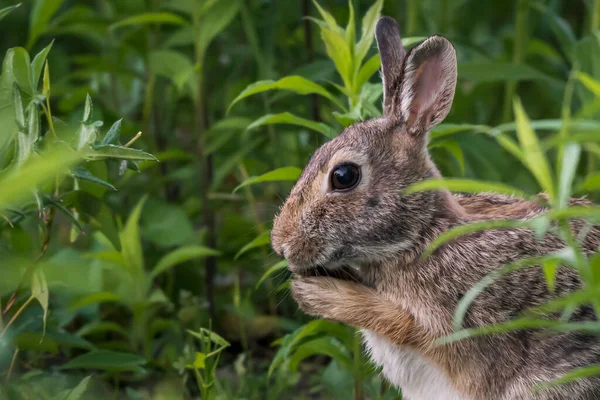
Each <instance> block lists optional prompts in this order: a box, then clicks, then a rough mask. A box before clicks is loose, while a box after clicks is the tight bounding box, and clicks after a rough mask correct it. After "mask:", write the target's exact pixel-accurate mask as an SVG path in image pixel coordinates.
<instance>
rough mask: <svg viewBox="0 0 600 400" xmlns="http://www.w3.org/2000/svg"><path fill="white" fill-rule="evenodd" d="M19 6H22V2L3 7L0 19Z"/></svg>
mask: <svg viewBox="0 0 600 400" xmlns="http://www.w3.org/2000/svg"><path fill="white" fill-rule="evenodd" d="M17 7H21V3H18V4H15V5H14V6H8V7H4V8H3V9H1V10H0V20H2V18H4V17H6V16H7V15H8V14H10V13H11V12H13V11H14V9H15V8H17Z"/></svg>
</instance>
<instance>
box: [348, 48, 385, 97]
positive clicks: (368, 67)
mask: <svg viewBox="0 0 600 400" xmlns="http://www.w3.org/2000/svg"><path fill="white" fill-rule="evenodd" d="M380 66H381V58H380V56H379V54H375V55H374V56H373V57H371V58H369V60H368V61H367V62H366V63H365V64H364V65H363V66H362V67H361V68H360V69H359V70H358V74H357V75H356V80H355V82H354V87H355V88H356V89H358V88H361V87H362V86H363V85H364V84H365V83H366V82H367V81H368V80H369V79H370V78H371V77H372V76H373V74H374V73H375V72H377V70H378V69H379V67H380Z"/></svg>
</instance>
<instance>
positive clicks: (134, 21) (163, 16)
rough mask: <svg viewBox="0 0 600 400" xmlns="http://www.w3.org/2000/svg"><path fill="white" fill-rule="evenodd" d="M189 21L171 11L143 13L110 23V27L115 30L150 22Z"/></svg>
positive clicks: (176, 23) (181, 22) (184, 22)
mask: <svg viewBox="0 0 600 400" xmlns="http://www.w3.org/2000/svg"><path fill="white" fill-rule="evenodd" d="M187 23H188V22H187V21H186V20H185V19H183V18H181V17H180V16H179V15H177V14H173V13H170V12H155V13H151V12H149V13H143V14H138V15H134V16H131V17H128V18H125V19H123V20H121V21H119V22H115V23H114V24H112V25H110V26H109V27H108V29H110V30H114V29H117V28H121V27H124V26H140V25H148V24H169V25H184V24H187Z"/></svg>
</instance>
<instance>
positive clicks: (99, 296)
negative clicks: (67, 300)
mask: <svg viewBox="0 0 600 400" xmlns="http://www.w3.org/2000/svg"><path fill="white" fill-rule="evenodd" d="M106 302H112V303H121V302H123V299H122V298H121V296H119V295H117V294H115V293H111V292H97V293H91V294H88V295H85V296H82V297H80V298H77V299H75V300H74V301H73V302H71V304H70V306H69V309H70V310H72V311H75V310H78V309H80V308H83V307H86V306H89V305H90V304H96V303H106Z"/></svg>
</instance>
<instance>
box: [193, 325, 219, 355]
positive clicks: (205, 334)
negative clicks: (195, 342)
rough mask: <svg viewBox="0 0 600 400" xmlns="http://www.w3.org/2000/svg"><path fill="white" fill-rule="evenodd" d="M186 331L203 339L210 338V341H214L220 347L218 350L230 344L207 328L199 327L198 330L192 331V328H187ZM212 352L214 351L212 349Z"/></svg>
mask: <svg viewBox="0 0 600 400" xmlns="http://www.w3.org/2000/svg"><path fill="white" fill-rule="evenodd" d="M187 333H189V334H190V335H192V336H194V337H195V338H197V339H199V340H201V341H204V340H206V339H208V340H210V341H211V342H212V343H215V344H216V345H218V346H219V347H220V350H223V349H224V348H226V347H229V346H230V343H229V342H228V341H227V340H225V339H223V338H222V337H221V336H219V335H218V334H217V333H215V332H212V331H210V330H208V329H204V328H200V331H199V332H194V331H192V330H189V329H187ZM213 353H214V351H213Z"/></svg>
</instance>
